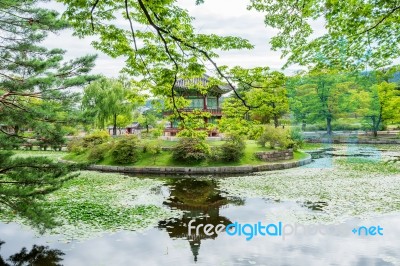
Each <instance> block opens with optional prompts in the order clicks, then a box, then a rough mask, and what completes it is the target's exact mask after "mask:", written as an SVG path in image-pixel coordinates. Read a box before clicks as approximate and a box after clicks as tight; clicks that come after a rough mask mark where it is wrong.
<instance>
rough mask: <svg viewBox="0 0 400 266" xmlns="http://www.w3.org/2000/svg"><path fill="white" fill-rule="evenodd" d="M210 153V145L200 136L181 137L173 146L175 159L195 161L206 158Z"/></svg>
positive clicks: (188, 161)
mask: <svg viewBox="0 0 400 266" xmlns="http://www.w3.org/2000/svg"><path fill="white" fill-rule="evenodd" d="M209 154H210V147H209V146H208V145H207V143H206V142H205V140H203V139H199V138H181V139H180V140H179V141H178V144H177V145H176V146H175V147H174V148H173V151H172V158H173V159H174V160H175V161H181V162H187V163H193V162H200V161H203V160H205V159H206V158H207V157H208V155H209Z"/></svg>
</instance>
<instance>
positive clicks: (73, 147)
mask: <svg viewBox="0 0 400 266" xmlns="http://www.w3.org/2000/svg"><path fill="white" fill-rule="evenodd" d="M84 145H85V143H84V141H83V139H82V138H73V139H71V140H70V141H69V142H68V143H67V150H68V151H69V152H72V153H75V154H82V153H84V152H85V151H86V148H85V147H84Z"/></svg>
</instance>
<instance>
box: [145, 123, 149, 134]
mask: <svg viewBox="0 0 400 266" xmlns="http://www.w3.org/2000/svg"><path fill="white" fill-rule="evenodd" d="M146 132H147V133H149V124H146Z"/></svg>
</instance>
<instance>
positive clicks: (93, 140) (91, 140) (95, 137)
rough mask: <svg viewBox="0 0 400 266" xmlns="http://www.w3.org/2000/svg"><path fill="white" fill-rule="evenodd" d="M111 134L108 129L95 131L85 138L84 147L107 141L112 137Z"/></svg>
mask: <svg viewBox="0 0 400 266" xmlns="http://www.w3.org/2000/svg"><path fill="white" fill-rule="evenodd" d="M110 138H111V137H110V134H108V132H107V131H95V132H93V133H91V134H89V135H86V136H85V137H84V138H83V141H84V147H86V148H87V147H93V146H96V145H99V144H102V143H105V142H107V141H108V140H109V139H110Z"/></svg>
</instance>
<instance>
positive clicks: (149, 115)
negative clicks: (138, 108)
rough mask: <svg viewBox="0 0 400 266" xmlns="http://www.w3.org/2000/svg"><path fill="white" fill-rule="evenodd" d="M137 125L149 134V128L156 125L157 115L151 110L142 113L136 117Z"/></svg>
mask: <svg viewBox="0 0 400 266" xmlns="http://www.w3.org/2000/svg"><path fill="white" fill-rule="evenodd" d="M138 122H139V124H141V125H143V126H144V127H146V132H147V133H149V127H155V126H156V125H157V113H156V111H155V110H153V109H148V110H145V111H143V112H142V113H141V114H140V116H139V117H138Z"/></svg>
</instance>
